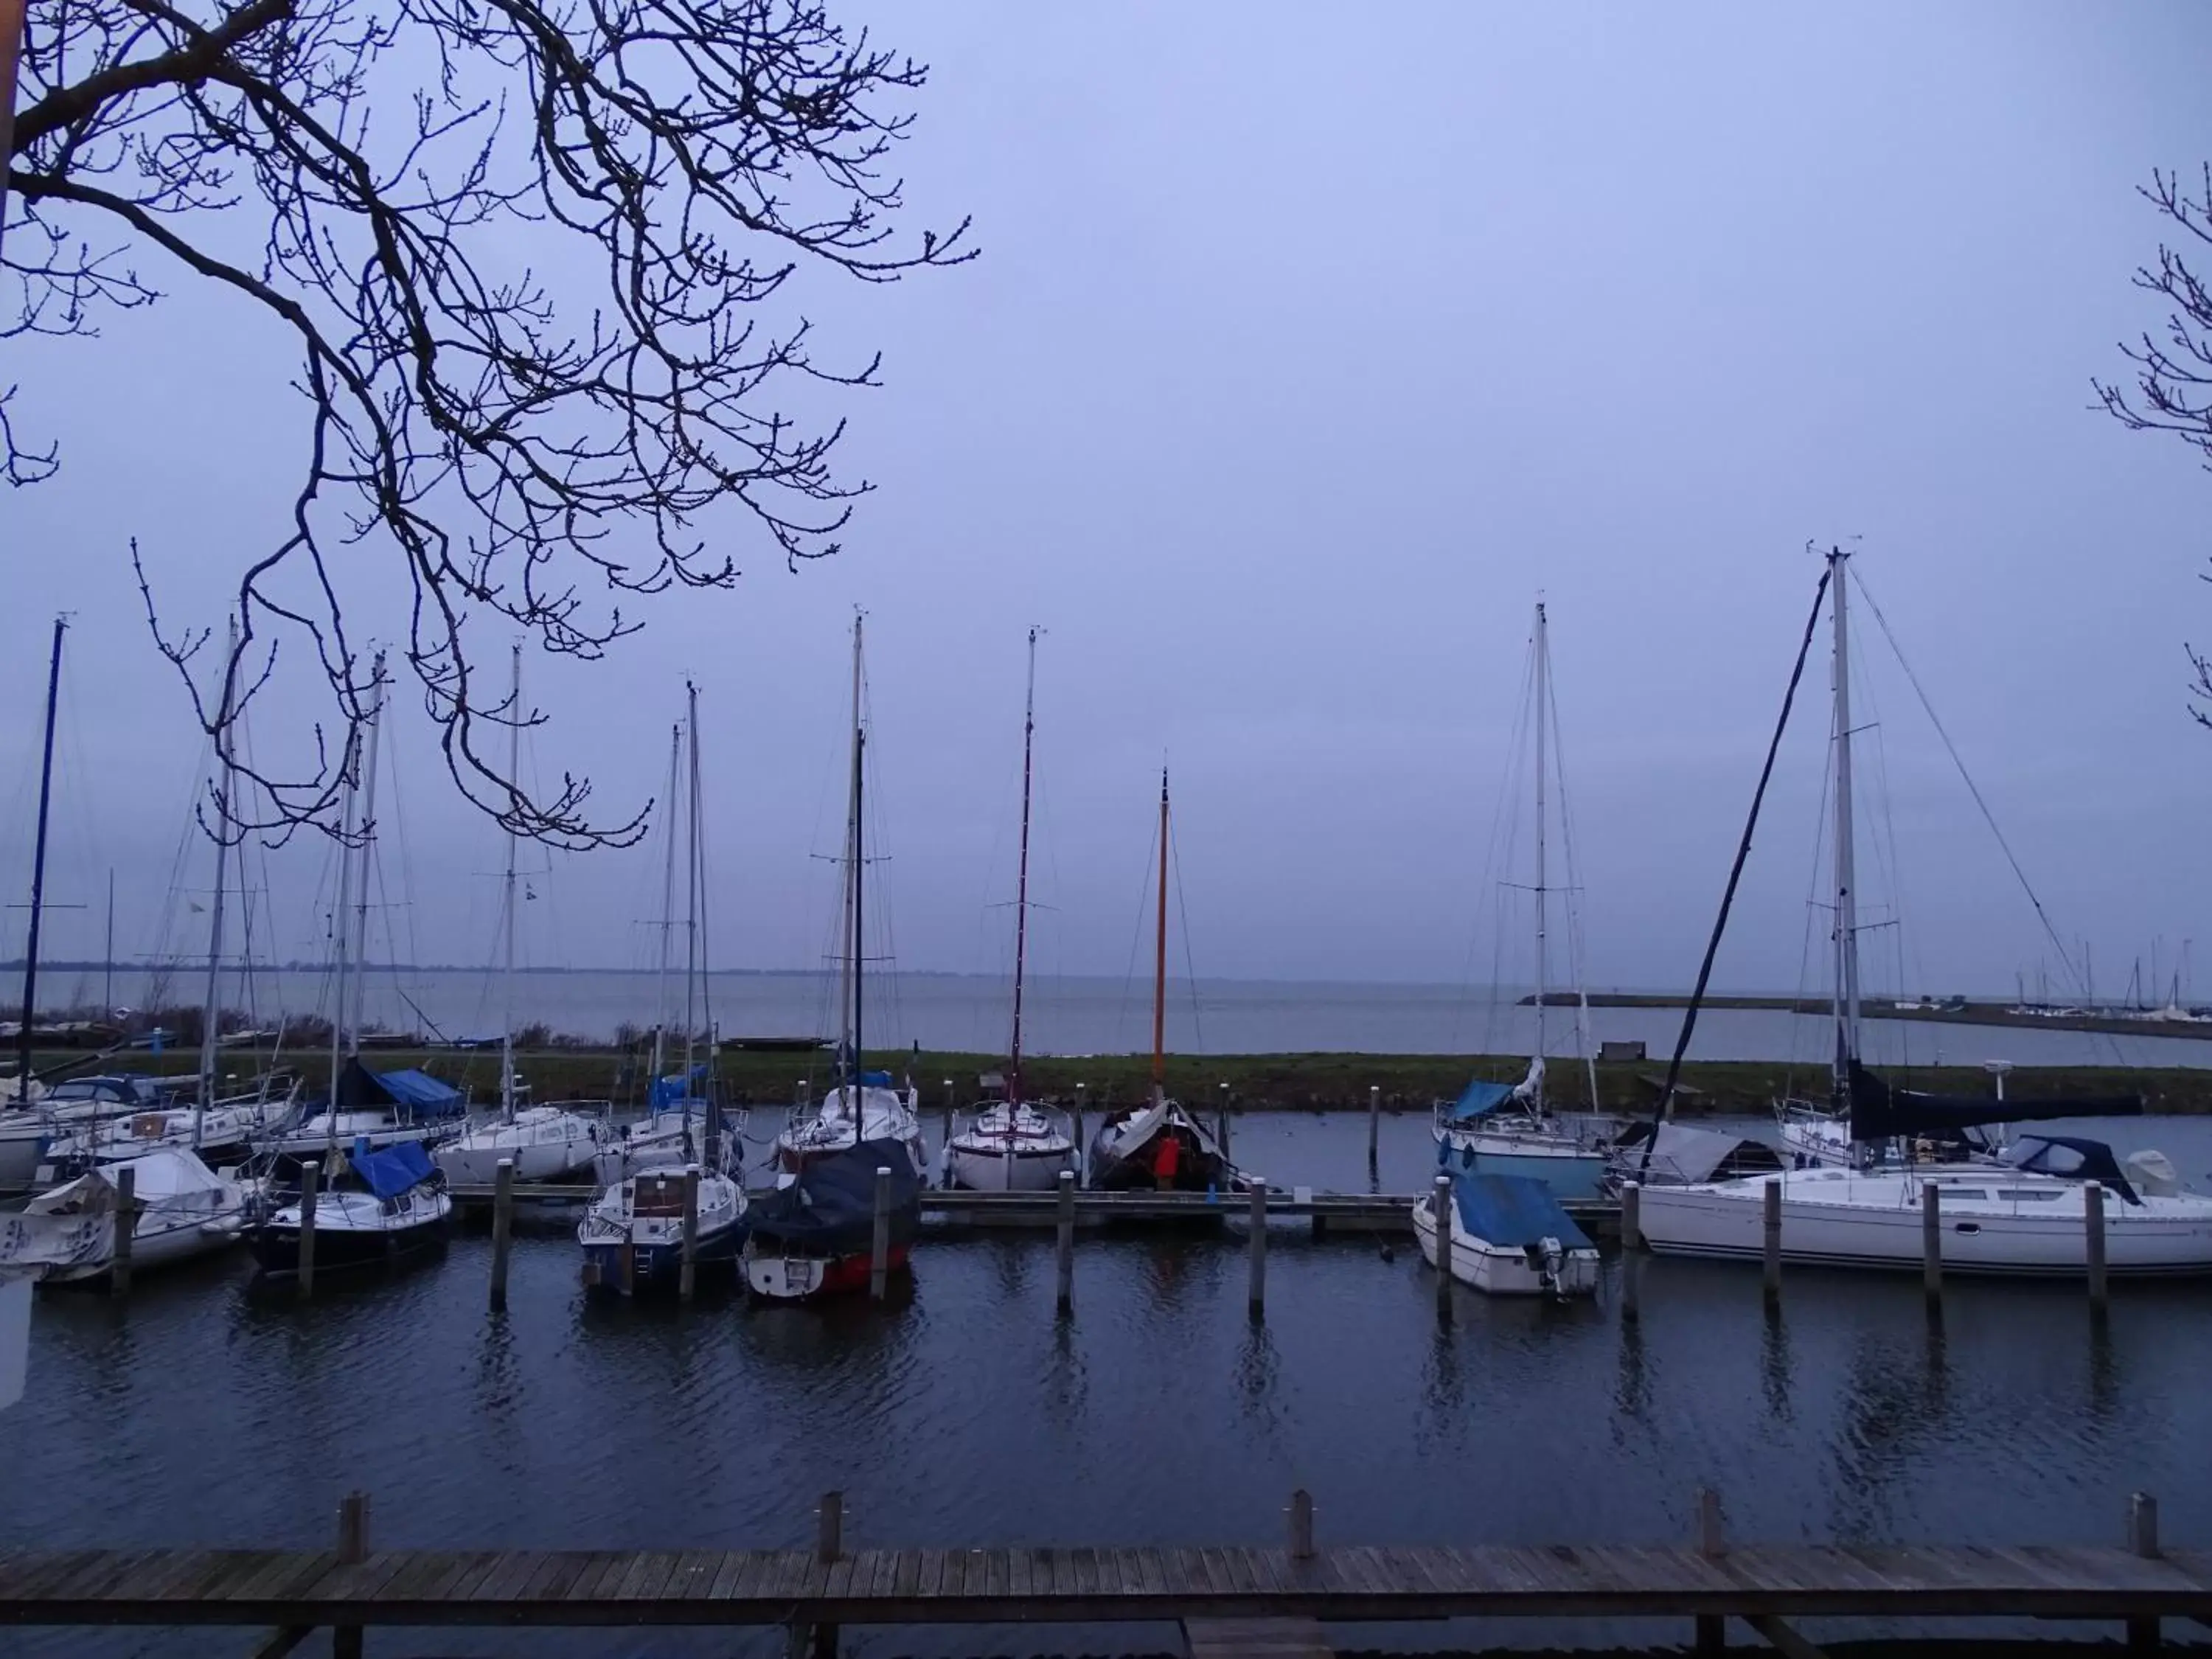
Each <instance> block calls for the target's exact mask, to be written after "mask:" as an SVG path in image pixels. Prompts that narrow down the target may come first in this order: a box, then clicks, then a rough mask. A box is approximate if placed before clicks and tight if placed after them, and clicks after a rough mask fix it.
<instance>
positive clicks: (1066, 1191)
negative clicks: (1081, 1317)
mask: <svg viewBox="0 0 2212 1659" xmlns="http://www.w3.org/2000/svg"><path fill="white" fill-rule="evenodd" d="M1059 1231H1060V1237H1059V1239H1058V1241H1057V1246H1058V1249H1059V1253H1060V1292H1059V1296H1058V1297H1057V1299H1056V1302H1055V1304H1054V1305H1055V1306H1057V1307H1058V1308H1059V1310H1060V1312H1062V1313H1067V1312H1069V1311H1071V1310H1073V1308H1074V1306H1075V1171H1074V1170H1061V1171H1060V1228H1059Z"/></svg>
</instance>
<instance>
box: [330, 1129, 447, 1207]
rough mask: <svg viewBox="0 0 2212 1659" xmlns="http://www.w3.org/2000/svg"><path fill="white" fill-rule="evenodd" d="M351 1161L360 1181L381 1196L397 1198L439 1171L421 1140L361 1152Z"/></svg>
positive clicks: (406, 1141)
mask: <svg viewBox="0 0 2212 1659" xmlns="http://www.w3.org/2000/svg"><path fill="white" fill-rule="evenodd" d="M348 1162H349V1163H350V1164H352V1165H353V1172H354V1174H355V1175H356V1176H360V1177H361V1184H362V1186H364V1187H366V1188H368V1190H369V1191H371V1192H372V1193H374V1194H376V1195H377V1196H378V1197H379V1198H397V1197H398V1196H399V1195H400V1194H402V1193H404V1192H405V1191H407V1190H408V1189H409V1188H411V1187H416V1186H420V1185H421V1184H422V1182H426V1181H428V1179H429V1178H430V1177H431V1176H434V1175H435V1174H437V1172H438V1171H437V1169H436V1166H435V1165H434V1164H432V1163H431V1162H430V1154H429V1153H428V1152H424V1151H423V1150H422V1142H421V1141H419V1140H403V1141H401V1142H400V1143H399V1144H398V1146H386V1148H384V1150H383V1151H381V1152H366V1151H363V1152H356V1153H354V1154H353V1155H352V1157H351V1158H349V1160H348Z"/></svg>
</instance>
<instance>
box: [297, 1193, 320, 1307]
mask: <svg viewBox="0 0 2212 1659" xmlns="http://www.w3.org/2000/svg"><path fill="white" fill-rule="evenodd" d="M322 1184H323V1165H322V1160H321V1159H319V1158H310V1159H309V1160H308V1161H307V1163H306V1164H302V1165H301V1168H300V1271H299V1274H298V1277H299V1281H300V1299H301V1301H302V1302H304V1301H306V1300H307V1298H308V1297H311V1296H313V1294H314V1293H315V1193H316V1190H317V1188H319V1187H321V1185H322Z"/></svg>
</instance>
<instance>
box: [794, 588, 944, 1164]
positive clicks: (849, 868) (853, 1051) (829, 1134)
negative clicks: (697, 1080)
mask: <svg viewBox="0 0 2212 1659" xmlns="http://www.w3.org/2000/svg"><path fill="white" fill-rule="evenodd" d="M860 621H861V619H860V617H854V618H853V767H852V778H851V787H850V793H849V794H848V805H847V809H846V815H845V857H844V860H843V863H844V866H845V915H844V926H843V927H842V933H843V940H842V957H843V969H842V984H841V994H840V996H839V1002H840V1004H841V1006H840V1009H839V1018H840V1020H841V1021H842V1024H843V1026H844V1030H843V1032H842V1036H841V1037H840V1040H839V1042H838V1045H837V1067H838V1072H839V1077H838V1082H837V1086H836V1088H834V1089H831V1090H829V1091H828V1092H827V1093H826V1094H824V1095H823V1097H822V1104H821V1106H820V1108H819V1109H817V1111H816V1112H815V1113H814V1114H813V1115H811V1116H808V1117H803V1118H799V1119H797V1120H795V1121H793V1123H792V1125H791V1127H789V1128H787V1129H786V1130H785V1131H784V1132H783V1133H781V1134H780V1135H778V1136H777V1137H776V1139H775V1158H776V1167H777V1168H778V1169H779V1170H781V1171H782V1172H783V1173H784V1174H785V1175H793V1176H795V1175H797V1174H799V1172H800V1171H801V1170H804V1169H805V1167H806V1165H807V1164H810V1163H811V1162H812V1161H813V1160H814V1159H816V1158H826V1157H829V1156H830V1155H832V1154H835V1153H838V1152H847V1151H850V1150H851V1149H852V1148H854V1147H855V1146H859V1145H860V1143H861V1142H863V1141H870V1140H878V1141H890V1142H895V1143H896V1145H898V1146H901V1147H902V1148H903V1149H904V1151H905V1154H906V1158H907V1160H908V1163H909V1164H912V1166H913V1173H914V1176H915V1179H916V1180H917V1181H919V1180H921V1178H922V1177H923V1176H925V1175H926V1174H927V1170H928V1168H929V1152H928V1149H927V1147H926V1146H924V1145H923V1143H922V1138H921V1102H920V1100H919V1098H918V1097H917V1094H916V1091H915V1087H914V1085H913V1084H912V1082H911V1081H909V1082H908V1085H907V1086H906V1088H905V1089H904V1090H901V1089H899V1088H897V1087H896V1086H895V1085H894V1084H893V1082H892V1080H891V1074H890V1073H889V1072H871V1071H868V1070H866V1069H865V1068H864V1066H863V1065H862V1062H861V1052H862V1051H861V1042H860V1038H861V1020H860V1015H861V1012H862V1003H863V999H862V995H861V993H862V990H863V987H864V984H865V981H866V978H867V975H866V971H865V969H866V960H865V957H866V951H865V950H864V947H863V943H862V941H863V939H865V937H866V935H865V934H864V933H863V932H862V928H861V923H862V921H863V900H864V898H865V896H866V879H865V878H866V871H867V863H866V856H865V848H864V847H863V845H862V842H863V834H862V828H863V813H862V809H863V806H864V805H865V802H864V799H863V793H862V792H863V789H864V787H865V773H866V767H865V761H866V752H867V741H868V734H867V727H866V721H865V720H864V719H863V715H862V709H861V654H860Z"/></svg>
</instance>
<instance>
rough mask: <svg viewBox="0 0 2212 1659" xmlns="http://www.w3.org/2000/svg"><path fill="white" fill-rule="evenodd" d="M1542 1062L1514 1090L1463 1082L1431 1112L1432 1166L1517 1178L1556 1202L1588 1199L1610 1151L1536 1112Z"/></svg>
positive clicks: (1600, 1184)
mask: <svg viewBox="0 0 2212 1659" xmlns="http://www.w3.org/2000/svg"><path fill="white" fill-rule="evenodd" d="M1543 1101H1544V1061H1543V1059H1542V1057H1541V1055H1540V1056H1537V1057H1536V1058H1534V1059H1532V1060H1530V1061H1529V1062H1528V1076H1527V1077H1526V1078H1525V1079H1522V1081H1521V1082H1520V1083H1519V1084H1518V1085H1508V1084H1504V1083H1486V1082H1484V1081H1482V1080H1481V1079H1476V1080H1474V1081H1473V1082H1471V1083H1469V1084H1468V1085H1467V1089H1466V1091H1465V1092H1463V1093H1462V1095H1461V1096H1460V1097H1459V1098H1458V1100H1456V1101H1455V1102H1453V1103H1451V1104H1449V1106H1439V1107H1438V1109H1437V1120H1436V1126H1435V1133H1436V1138H1437V1168H1438V1169H1439V1170H1446V1171H1449V1172H1451V1173H1454V1174H1461V1175H1503V1176H1527V1177H1528V1179H1529V1180H1532V1181H1541V1182H1543V1183H1544V1185H1545V1186H1547V1187H1549V1188H1551V1189H1552V1191H1553V1193H1555V1194H1558V1195H1559V1197H1561V1198H1574V1199H1586V1198H1595V1197H1597V1196H1598V1195H1599V1194H1601V1192H1602V1191H1603V1190H1604V1187H1605V1179H1606V1171H1607V1164H1608V1161H1609V1158H1610V1153H1609V1152H1608V1151H1607V1146H1606V1145H1605V1144H1604V1143H1603V1142H1602V1141H1601V1139H1598V1138H1597V1137H1596V1136H1595V1135H1593V1134H1590V1133H1587V1132H1585V1131H1584V1130H1583V1129H1582V1128H1580V1127H1577V1126H1576V1125H1574V1124H1571V1123H1570V1122H1568V1121H1565V1120H1564V1119H1561V1118H1558V1117H1554V1116H1553V1115H1551V1114H1550V1113H1549V1112H1547V1110H1545V1109H1544V1103H1543Z"/></svg>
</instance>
